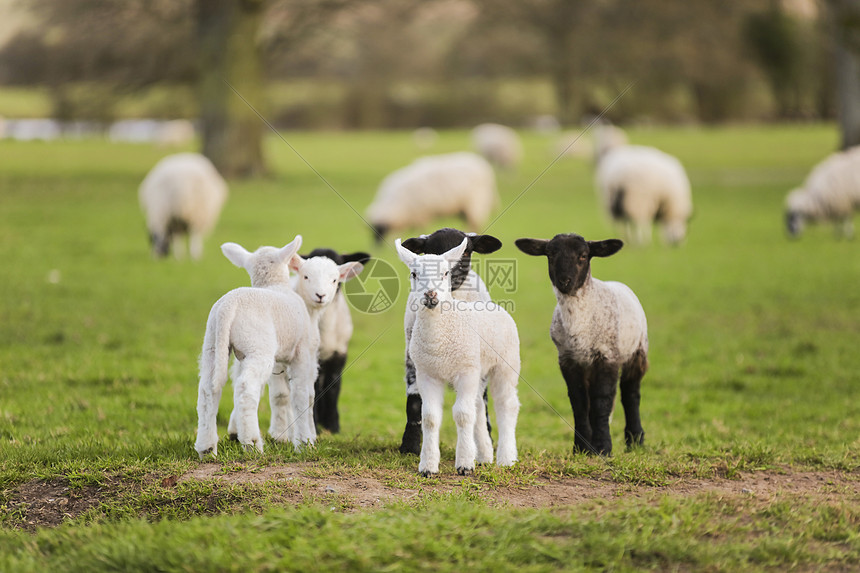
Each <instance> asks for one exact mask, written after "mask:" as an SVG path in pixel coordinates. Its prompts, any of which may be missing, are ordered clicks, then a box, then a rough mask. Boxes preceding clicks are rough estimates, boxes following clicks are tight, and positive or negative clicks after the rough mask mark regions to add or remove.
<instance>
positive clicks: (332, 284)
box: [290, 255, 364, 308]
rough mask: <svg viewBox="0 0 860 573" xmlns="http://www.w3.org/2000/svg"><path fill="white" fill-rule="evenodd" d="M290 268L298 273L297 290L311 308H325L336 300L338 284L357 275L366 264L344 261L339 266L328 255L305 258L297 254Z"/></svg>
mask: <svg viewBox="0 0 860 573" xmlns="http://www.w3.org/2000/svg"><path fill="white" fill-rule="evenodd" d="M290 268H291V269H292V270H294V271H295V272H296V274H297V275H298V283H297V284H296V292H297V293H299V295H300V296H301V297H302V298H303V299H304V301H305V303H306V304H307V305H308V307H310V308H323V307H325V306H327V305H328V304H330V303H331V301H333V300H334V296H335V294H337V286H338V284H339V283H341V282H343V281H347V280H349V279H351V278H352V277H354V276H357V275H358V274H359V273H360V272H361V271H362V269H363V268H364V266H363V265H362V264H361V263H344V264H342V265H340V266H338V265H337V264H336V263H335V262H334V261H333V260H331V259H330V258H328V257H312V258H310V259H303V258H301V257H299V256H298V255H296V256H295V257H293V259H292V260H291V261H290Z"/></svg>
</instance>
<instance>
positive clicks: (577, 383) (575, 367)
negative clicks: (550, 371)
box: [558, 355, 597, 453]
mask: <svg viewBox="0 0 860 573" xmlns="http://www.w3.org/2000/svg"><path fill="white" fill-rule="evenodd" d="M558 365H559V367H561V375H562V376H563V377H564V381H565V382H566V383H567V397H568V399H569V400H570V407H571V409H572V410H573V424H574V437H573V449H574V451H577V452H586V453H597V450H596V449H595V448H594V446H592V445H591V421H590V420H589V403H588V387H587V386H586V384H585V382H586V379H585V377H586V376H587V374H588V372H587V370H586V369H585V368H583V367H582V366H580V365H579V364H577V363H576V362H575V361H574V360H573V358H571V357H569V356H564V355H562V356H559V357H558Z"/></svg>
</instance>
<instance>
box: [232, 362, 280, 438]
mask: <svg viewBox="0 0 860 573" xmlns="http://www.w3.org/2000/svg"><path fill="white" fill-rule="evenodd" d="M273 366H274V360H272V359H252V358H250V357H246V358H245V360H243V361H242V368H241V373H240V374H239V376H238V378H237V379H236V380H234V381H233V384H234V386H235V390H234V394H235V396H236V403H235V404H234V405H233V407H234V408H235V409H236V410H237V412H236V415H237V420H236V426H237V427H236V430H237V433H238V436H239V443H240V444H242V446H244V447H245V449H246V450H248V449H251V448H254V449H256V450H257V451H258V452H260V453H263V437H262V436H261V435H260V422H259V418H258V416H257V410H258V409H259V406H260V394H261V393H262V386H263V384H264V382H265V381H266V380H267V379H268V378H269V376H270V375H271V374H272V367H273Z"/></svg>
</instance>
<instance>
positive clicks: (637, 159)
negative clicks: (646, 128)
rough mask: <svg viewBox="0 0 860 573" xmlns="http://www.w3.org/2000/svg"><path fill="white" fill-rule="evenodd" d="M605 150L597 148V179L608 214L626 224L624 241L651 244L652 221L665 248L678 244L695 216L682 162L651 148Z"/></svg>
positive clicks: (624, 147) (618, 147) (622, 147)
mask: <svg viewBox="0 0 860 573" xmlns="http://www.w3.org/2000/svg"><path fill="white" fill-rule="evenodd" d="M603 129H605V128H603ZM614 129H617V128H614ZM598 141H600V138H598ZM605 145H606V142H605V141H604V142H603V143H598V145H597V147H596V149H595V151H596V152H597V153H598V155H597V172H596V174H595V179H596V182H597V189H598V193H599V194H600V198H601V200H602V202H603V206H604V208H605V209H606V211H607V213H608V214H609V215H610V216H611V217H612V219H613V220H615V221H617V222H620V223H624V224H625V225H626V227H627V236H628V237H629V238H630V239H631V240H632V241H633V242H635V243H637V244H640V245H643V244H648V243H649V242H650V241H651V224H652V222H657V223H659V224H660V225H661V227H662V231H663V238H664V240H665V241H666V242H667V243H669V244H678V243H680V242H681V241H682V240H683V239H684V237H685V236H686V234H687V221H688V220H689V219H690V217H691V216H692V214H693V198H692V194H691V191H690V180H689V179H688V178H687V173H686V171H684V167H683V166H682V165H681V162H680V161H678V160H677V159H676V158H675V157H672V156H671V155H669V154H667V153H664V152H662V151H660V150H658V149H655V148H653V147H645V146H641V145H623V144H622V145H616V146H615V147H609V148H608V149H604V146H605Z"/></svg>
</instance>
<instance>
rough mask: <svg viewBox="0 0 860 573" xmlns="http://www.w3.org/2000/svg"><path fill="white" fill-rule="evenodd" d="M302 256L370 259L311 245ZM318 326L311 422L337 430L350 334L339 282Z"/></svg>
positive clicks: (341, 261)
mask: <svg viewBox="0 0 860 573" xmlns="http://www.w3.org/2000/svg"><path fill="white" fill-rule="evenodd" d="M302 257H303V258H305V259H309V260H313V259H314V258H315V257H323V258H327V259H330V260H331V261H333V262H334V263H335V264H337V265H343V264H345V263H349V262H357V263H362V264H363V263H366V262H367V261H368V260H369V259H370V255H369V254H368V253H362V252H356V253H350V254H340V253H338V252H337V251H334V250H332V249H324V248H319V249H314V250H313V251H311V252H310V254H308V255H302ZM356 274H357V273H356ZM352 276H354V275H350V276H348V277H347V278H346V279H344V280H348V279H349V278H352ZM298 280H299V277H298V276H294V277H292V278H291V279H290V283H291V284H292V285H293V286H294V288H296V287H298V285H297V284H296V283H297V282H298ZM319 329H320V349H319V374H318V377H317V381H316V384H315V386H314V390H315V394H316V400H315V401H314V422H315V423H316V424H317V426H318V427H322V428H324V429H326V430H328V431H330V432H331V433H333V434H336V433H338V432H340V414H339V413H338V409H337V402H338V397H339V396H340V387H341V378H342V375H343V369H344V366H345V365H346V357H347V351H348V349H349V341H350V339H351V338H352V317H351V316H350V313H349V305H348V304H347V302H346V297H345V296H344V294H343V289H342V288H341V285H340V284H338V286H337V291H336V293H335V295H334V300H332V302H331V304H330V305H329V306H327V307H326V308H325V309H324V310H323V311H322V315H321V316H320V320H319Z"/></svg>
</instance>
